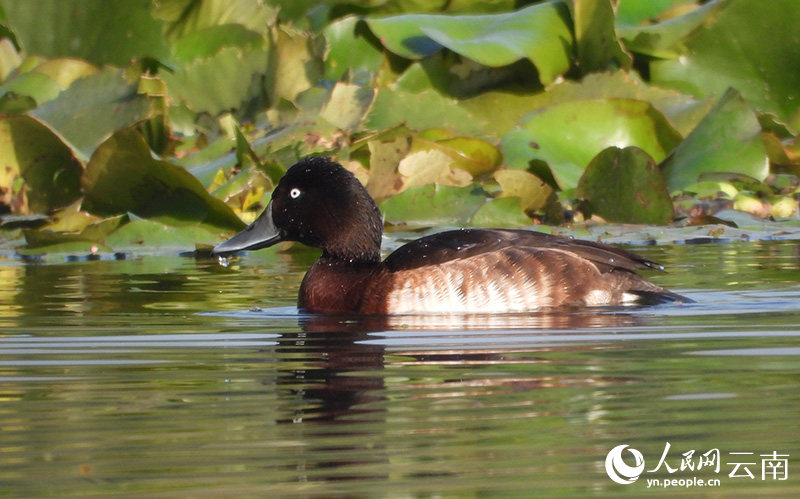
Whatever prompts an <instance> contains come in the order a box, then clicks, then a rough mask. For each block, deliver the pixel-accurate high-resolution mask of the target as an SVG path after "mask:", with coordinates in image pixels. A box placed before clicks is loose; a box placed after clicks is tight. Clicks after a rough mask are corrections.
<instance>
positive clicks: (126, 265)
mask: <svg viewBox="0 0 800 499" xmlns="http://www.w3.org/2000/svg"><path fill="white" fill-rule="evenodd" d="M636 251H638V252H640V253H642V254H644V255H645V256H647V257H649V258H652V259H655V260H658V261H660V262H662V263H664V264H665V265H666V267H667V269H668V271H669V272H668V273H666V274H658V273H653V274H651V275H650V277H651V278H652V280H653V281H655V282H656V283H658V284H660V285H663V286H667V287H669V288H671V289H674V290H676V291H679V292H682V293H685V294H687V295H688V296H690V297H692V298H694V299H695V300H697V301H698V303H697V304H693V305H686V306H662V307H654V308H640V309H624V310H589V311H568V312H560V313H549V314H548V313H541V314H527V315H511V316H486V317H462V318H449V317H432V318H430V317H429V318H420V317H402V318H397V319H394V320H392V321H379V320H375V319H370V320H365V319H363V318H362V319H359V318H327V319H326V318H318V317H317V318H315V317H308V316H299V315H297V313H296V310H295V309H294V308H293V306H292V305H293V303H294V301H295V296H296V290H297V287H298V286H299V282H300V279H301V278H302V274H303V272H304V271H305V269H306V268H307V266H308V264H309V263H310V261H312V260H313V258H314V255H313V254H312V253H307V252H290V253H285V252H284V253H279V252H275V251H265V252H259V253H254V254H251V255H249V256H247V257H244V258H242V259H239V260H238V261H237V262H235V263H234V264H233V265H232V266H230V267H229V268H223V267H221V266H219V265H218V264H217V263H216V262H215V261H213V260H211V259H194V258H189V257H159V256H143V257H140V258H136V259H129V260H121V261H116V260H99V261H77V262H57V263H52V262H51V263H38V264H37V263H33V264H20V263H19V262H14V261H7V262H4V264H3V265H0V278H1V280H0V282H2V284H1V285H0V326H1V327H2V329H0V496H9V497H28V496H37V495H50V496H58V497H63V496H70V495H103V496H105V495H110V494H116V495H119V496H122V497H124V496H130V497H137V496H141V495H142V494H145V493H147V494H156V495H158V496H160V497H187V496H189V497H198V496H209V497H219V496H245V497H247V496H252V497H477V496H481V497H484V496H487V497H532V496H551V495H573V496H579V497H580V496H606V495H624V496H628V497H631V496H650V495H653V494H655V495H659V494H661V495H663V496H664V497H671V496H674V495H677V494H685V495H692V496H710V497H722V496H725V497H733V496H741V495H747V496H753V497H759V496H766V495H775V496H783V497H788V496H789V495H796V494H797V493H798V491H800V486H798V479H797V478H796V477H797V476H798V472H800V427H799V426H798V423H797V415H798V413H800V390H798V388H800V376H798V374H800V365H799V364H798V356H800V327H798V324H800V256H799V254H798V244H797V243H795V242H757V243H756V242H753V243H731V244H717V245H699V246H698V245H695V246H689V245H684V246H673V247H641V248H636ZM252 307H260V309H261V310H260V311H256V310H252V311H251V310H250V309H251V308H252ZM667 443H669V449H668V450H667V451H666V456H665V459H664V463H661V464H660V465H659V461H660V459H661V457H662V454H664V452H665V447H666V446H667ZM622 444H627V445H629V446H630V448H633V449H636V450H638V451H639V452H640V453H641V455H642V456H643V459H644V468H643V470H642V471H641V477H640V478H639V479H638V480H637V481H636V482H634V483H632V484H627V485H621V484H618V483H615V482H614V481H612V480H611V478H609V475H608V473H607V472H606V466H605V462H606V456H607V455H608V453H609V451H611V449H613V448H614V447H617V446H619V445H622ZM712 449H717V450H718V452H719V457H718V458H716V461H714V460H713V459H714V456H716V455H717V454H716V453H714V452H711V453H710V454H708V457H707V458H706V459H709V460H711V461H706V462H705V464H704V466H702V468H699V469H698V464H699V463H700V460H701V456H702V455H703V454H704V453H707V452H708V451H711V450H712ZM692 450H694V453H693V454H692V455H691V456H689V457H688V459H687V461H686V462H687V463H691V467H692V468H693V469H692V468H688V467H686V468H685V469H681V462H682V460H683V459H684V453H687V452H689V451H692ZM732 453H752V454H732ZM773 453H777V454H776V455H775V456H774V458H773V459H770V457H763V456H762V455H764V456H772V454H773ZM782 456H788V457H782ZM622 459H623V463H622V464H624V465H627V466H631V467H633V466H635V464H636V463H635V460H634V456H633V454H631V453H629V451H628V450H624V451H623V453H622ZM783 460H785V462H783ZM736 463H753V464H749V465H744V464H740V465H738V467H737V464H736ZM716 465H719V471H718V472H717V471H716V469H715V468H716ZM781 466H783V467H781ZM787 466H788V476H786V477H785V478H786V479H785V480H781V479H780V478H784V476H783V475H782V474H781V473H780V472H781V470H785V469H786V467H787ZM667 467H669V468H671V469H672V470H674V472H672V473H670V472H669V471H668V470H667ZM656 468H658V469H657V470H656V471H653V472H650V471H649V470H653V469H656ZM615 469H617V470H619V471H621V472H622V471H624V468H623V467H618V468H615ZM745 469H747V470H749V471H750V473H752V475H753V478H750V477H749V476H747V474H746V473H745ZM762 472H766V474H765V475H763V476H762ZM770 472H772V474H770ZM731 474H733V475H741V476H734V477H731V476H730V475H731ZM654 479H659V480H661V481H662V485H661V488H659V489H658V490H652V489H653V488H655V486H654V485H653V482H652V481H653V480H654ZM665 480H670V481H671V480H674V481H675V485H676V486H675V487H670V488H668V489H666V490H665V489H663V482H664V481H665ZM698 480H704V482H705V481H708V480H718V485H717V482H712V483H713V484H714V486H702V487H701V486H700V485H699V484H697V481H698ZM681 482H682V483H683V486H678V485H679V484H680V483H681ZM687 482H688V483H691V486H688V487H687V485H686V483H687ZM648 485H650V487H651V488H650V489H648ZM670 485H671V483H670Z"/></svg>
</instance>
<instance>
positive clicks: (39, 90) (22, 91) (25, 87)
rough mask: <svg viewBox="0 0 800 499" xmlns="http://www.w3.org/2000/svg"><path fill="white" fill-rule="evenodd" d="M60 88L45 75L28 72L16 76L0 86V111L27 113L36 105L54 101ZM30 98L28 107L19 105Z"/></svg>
mask: <svg viewBox="0 0 800 499" xmlns="http://www.w3.org/2000/svg"><path fill="white" fill-rule="evenodd" d="M59 92H61V86H60V85H59V84H58V82H56V81H54V80H52V79H51V78H49V77H48V76H46V75H43V74H39V73H35V72H28V73H22V74H18V75H16V76H14V77H12V78H9V79H8V81H6V82H5V83H3V84H2V85H0V96H2V100H0V111H3V112H9V113H21V112H25V111H29V110H31V109H33V108H35V107H36V105H38V104H41V103H44V102H47V101H50V100H53V99H55V98H56V97H57V96H58V94H59ZM25 97H29V98H30V101H29V102H30V105H25V104H22V105H21V103H20V101H21V99H24V98H25Z"/></svg>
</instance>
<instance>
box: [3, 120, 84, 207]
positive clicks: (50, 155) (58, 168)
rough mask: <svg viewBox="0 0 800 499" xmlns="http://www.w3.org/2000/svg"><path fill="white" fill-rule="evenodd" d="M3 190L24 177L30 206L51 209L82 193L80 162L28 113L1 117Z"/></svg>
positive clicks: (8, 189)
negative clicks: (27, 114)
mask: <svg viewBox="0 0 800 499" xmlns="http://www.w3.org/2000/svg"><path fill="white" fill-rule="evenodd" d="M0 163H2V165H3V168H2V170H0V190H4V191H5V192H6V193H9V192H11V191H13V190H14V189H13V184H14V182H15V181H16V179H17V178H18V177H21V178H22V179H24V182H25V184H24V186H25V187H24V192H25V195H26V198H27V202H28V207H29V210H22V211H30V212H34V213H49V212H50V211H52V210H54V209H56V208H61V207H64V206H67V205H69V204H70V203H72V202H73V201H75V200H76V199H78V197H79V196H80V176H81V173H82V171H83V169H82V166H81V164H80V163H79V162H78V161H77V160H76V159H75V157H74V156H73V154H72V151H71V150H70V148H69V147H67V146H66V145H65V144H64V143H63V142H61V140H60V139H59V138H58V137H57V136H56V135H55V134H54V133H53V132H52V131H51V130H50V129H48V128H47V127H46V126H45V125H43V124H42V123H40V122H38V121H36V120H35V119H33V118H30V117H28V116H10V117H7V118H4V119H2V120H0Z"/></svg>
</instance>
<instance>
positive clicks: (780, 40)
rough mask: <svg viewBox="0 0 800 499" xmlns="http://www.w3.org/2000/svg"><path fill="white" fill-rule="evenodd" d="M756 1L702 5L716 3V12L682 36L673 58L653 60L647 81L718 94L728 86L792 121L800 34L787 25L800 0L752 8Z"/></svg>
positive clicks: (799, 95) (798, 98)
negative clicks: (699, 25) (797, 34)
mask: <svg viewBox="0 0 800 499" xmlns="http://www.w3.org/2000/svg"><path fill="white" fill-rule="evenodd" d="M755 5H756V4H754V3H753V2H749V1H746V0H744V1H743V0H730V1H727V2H710V3H709V4H708V5H707V8H715V7H719V12H718V15H716V16H712V17H711V18H710V22H708V23H706V24H705V25H704V26H703V27H702V29H694V30H692V31H691V33H690V34H688V35H687V36H685V37H682V38H681V39H680V40H679V41H680V43H679V44H678V45H677V48H678V49H679V50H678V51H677V54H676V55H675V57H674V58H672V59H669V60H657V61H654V62H653V63H652V64H651V65H650V74H651V78H652V81H653V82H654V83H657V84H659V85H664V86H670V87H673V88H679V89H681V90H683V91H689V92H691V93H693V94H695V95H699V96H715V97H718V96H721V95H723V94H724V93H725V91H726V90H727V89H728V87H733V88H735V89H737V90H738V91H739V92H740V93H741V94H742V96H744V98H745V99H746V100H747V101H748V102H750V103H751V104H752V105H753V106H754V107H755V108H756V109H758V110H759V111H762V112H763V111H766V112H772V113H774V114H775V115H776V116H778V118H779V119H780V120H782V121H783V122H784V123H791V122H792V121H793V119H796V118H797V116H798V115H797V114H796V113H797V110H798V105H799V104H798V103H800V86H798V84H797V82H798V81H800V65H798V64H797V61H798V60H800V37H798V36H794V34H793V33H794V32H793V31H792V28H791V27H790V26H794V25H795V24H796V23H797V20H798V19H800V2H796V1H794V0H771V1H769V2H759V3H758V7H757V12H755V11H754V10H753V9H754V8H755ZM698 10H700V9H698ZM689 15H691V14H689ZM664 24H666V23H664ZM790 33H792V34H790ZM793 127H794V128H795V129H800V123H798V122H795V123H793Z"/></svg>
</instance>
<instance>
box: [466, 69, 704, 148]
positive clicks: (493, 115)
mask: <svg viewBox="0 0 800 499" xmlns="http://www.w3.org/2000/svg"><path fill="white" fill-rule="evenodd" d="M610 98H618V99H634V100H641V101H647V102H650V103H651V104H652V105H653V107H654V108H656V109H657V110H658V111H660V112H661V113H662V114H663V115H664V117H666V118H667V120H669V122H670V123H671V124H672V126H674V127H675V129H676V130H678V132H679V133H680V134H681V135H686V134H688V133H689V132H691V131H692V129H693V128H694V127H695V126H697V123H699V122H700V120H701V119H702V118H703V116H705V115H706V113H708V111H709V109H711V106H712V105H713V102H712V101H711V100H710V99H704V100H698V99H696V98H695V97H693V96H691V95H686V94H682V93H679V92H677V91H675V90H671V89H665V88H659V87H653V86H649V85H647V84H646V83H645V82H643V81H642V80H640V79H639V78H637V77H636V76H635V74H634V73H629V72H626V71H615V72H613V73H594V74H589V75H587V76H585V77H584V78H583V79H582V80H581V81H579V82H576V81H570V80H564V81H563V82H560V83H557V84H555V85H553V86H552V87H550V88H549V89H548V90H547V92H539V93H536V94H532V95H520V94H518V93H513V92H501V91H489V92H484V93H483V94H481V95H478V96H476V97H474V98H471V99H467V100H465V101H462V102H461V103H460V106H461V107H463V108H465V109H467V110H468V111H469V112H471V113H472V114H473V115H474V116H475V117H476V119H479V120H481V121H485V122H486V123H487V125H486V129H487V130H491V131H493V132H495V133H497V134H498V136H502V135H503V134H505V133H507V132H509V131H511V130H512V129H513V128H514V125H516V124H517V122H519V120H520V119H521V118H522V117H523V116H525V115H527V114H529V113H530V112H532V111H535V110H537V109H541V108H544V107H550V106H554V105H557V104H561V103H564V102H569V101H583V100H590V99H610Z"/></svg>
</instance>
